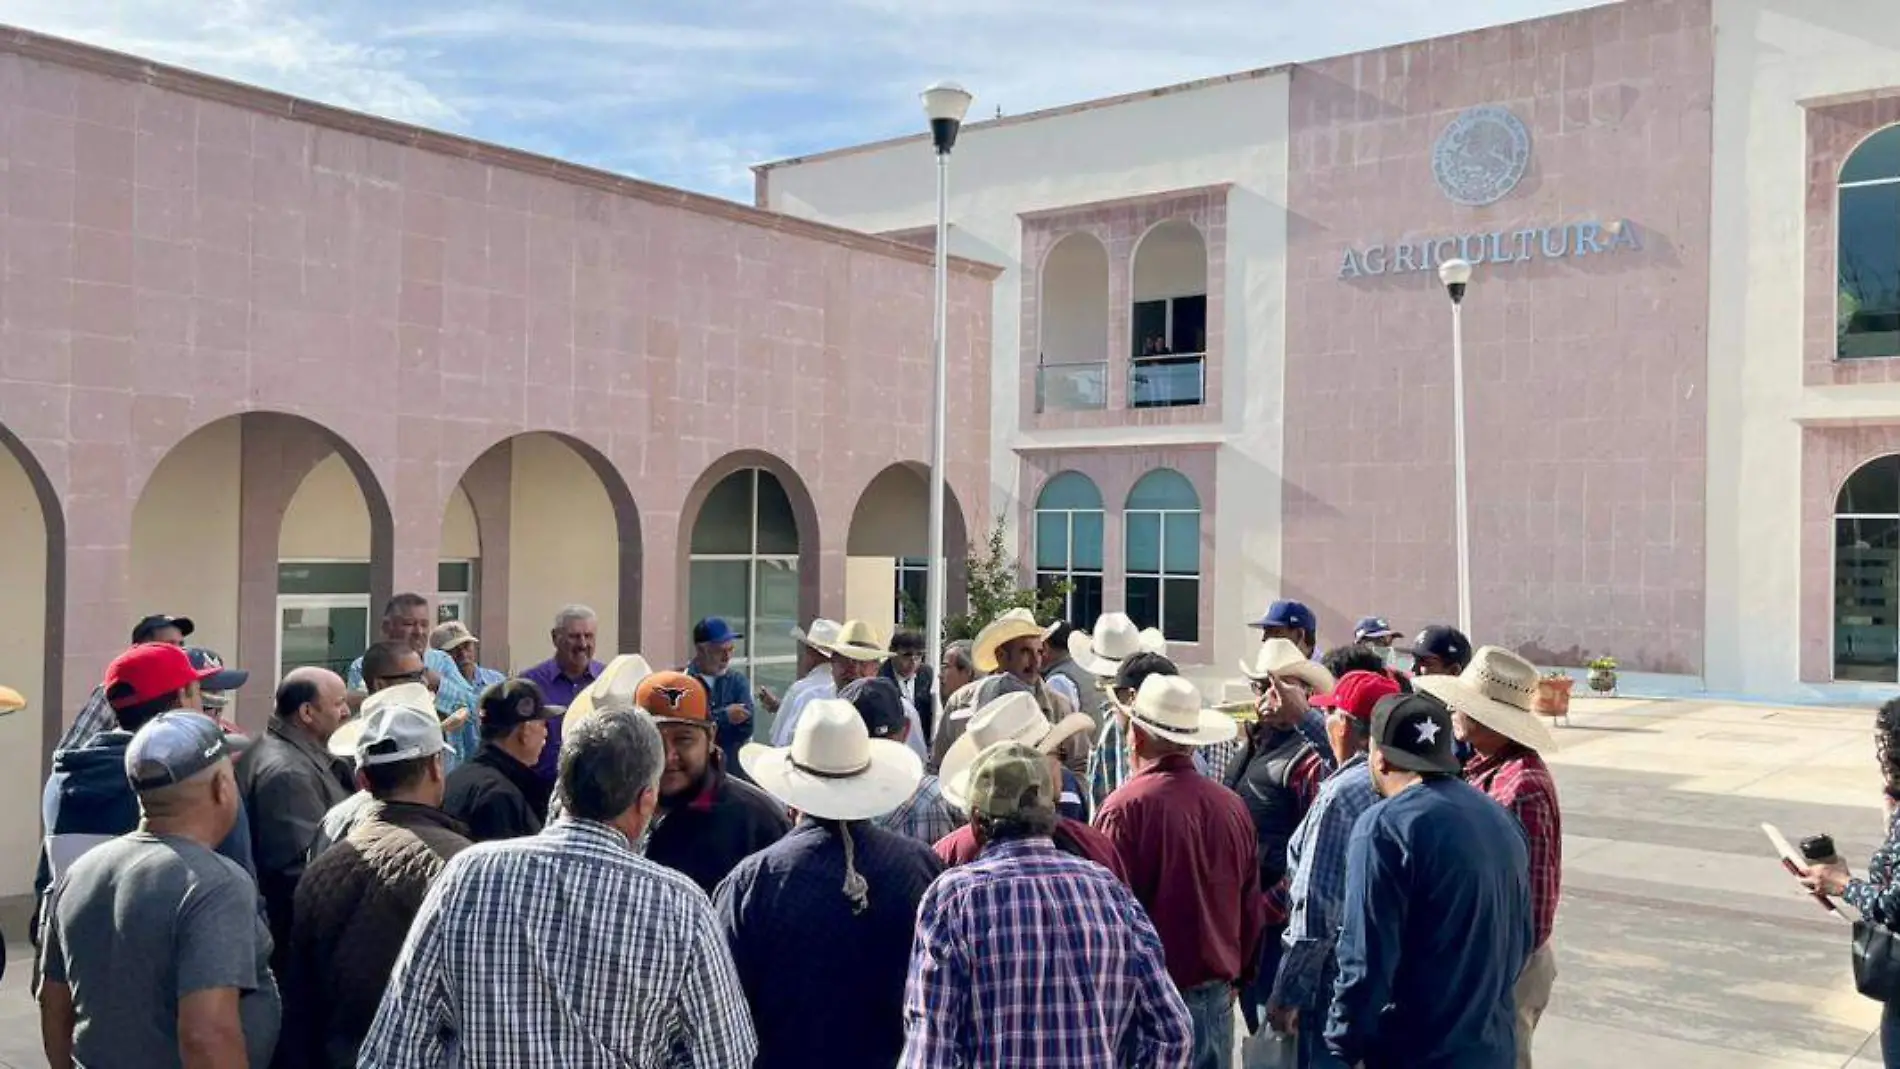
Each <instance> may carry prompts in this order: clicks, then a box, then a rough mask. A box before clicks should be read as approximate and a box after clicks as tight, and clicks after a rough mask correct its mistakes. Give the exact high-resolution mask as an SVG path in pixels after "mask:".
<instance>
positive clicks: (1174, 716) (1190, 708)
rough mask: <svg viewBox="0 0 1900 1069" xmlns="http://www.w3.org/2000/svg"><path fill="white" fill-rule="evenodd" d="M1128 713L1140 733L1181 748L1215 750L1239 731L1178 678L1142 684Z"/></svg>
mask: <svg viewBox="0 0 1900 1069" xmlns="http://www.w3.org/2000/svg"><path fill="white" fill-rule="evenodd" d="M1127 711H1128V716H1129V718H1130V719H1131V720H1133V721H1134V722H1135V723H1136V724H1138V725H1140V727H1141V729H1142V730H1143V731H1146V732H1148V733H1149V734H1152V735H1156V736H1158V737H1160V738H1163V739H1166V740H1168V741H1169V742H1178V743H1180V744H1181V745H1183V746H1215V745H1218V744H1220V743H1223V742H1227V741H1228V740H1230V739H1232V738H1233V737H1234V735H1235V734H1236V733H1238V732H1239V731H1240V725H1239V724H1237V723H1235V722H1234V718H1233V717H1231V716H1228V715H1227V714H1226V713H1223V712H1221V711H1220V710H1219V709H1209V708H1206V707H1205V706H1203V705H1202V704H1201V692H1200V691H1199V690H1197V689H1195V686H1194V684H1192V683H1190V682H1188V681H1187V680H1185V679H1183V678H1181V677H1180V676H1163V675H1152V676H1149V677H1148V678H1147V679H1144V680H1142V681H1141V689H1140V690H1138V691H1136V692H1135V700H1134V701H1132V702H1130V703H1129V704H1128V706H1127Z"/></svg>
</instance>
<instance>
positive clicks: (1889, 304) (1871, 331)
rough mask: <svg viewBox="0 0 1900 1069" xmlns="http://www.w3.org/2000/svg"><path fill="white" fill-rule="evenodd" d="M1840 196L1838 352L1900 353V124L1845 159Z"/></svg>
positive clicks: (1843, 356)
mask: <svg viewBox="0 0 1900 1069" xmlns="http://www.w3.org/2000/svg"><path fill="white" fill-rule="evenodd" d="M1840 198H1841V199H1840V218H1839V219H1838V220H1837V228H1836V234H1837V235H1838V241H1839V245H1840V259H1839V262H1840V310H1839V316H1838V320H1837V338H1836V341H1837V348H1836V353H1837V355H1838V356H1839V357H1840V358H1841V359H1843V360H1851V359H1855V358H1858V357H1869V356H1900V126H1889V127H1887V128H1886V129H1885V130H1882V131H1880V132H1879V133H1877V134H1875V135H1874V136H1872V137H1870V138H1868V139H1867V140H1865V141H1863V142H1861V144H1860V147H1859V148H1857V149H1855V150H1854V153H1853V155H1851V156H1849V157H1847V163H1846V164H1844V165H1843V166H1842V167H1841V182H1840Z"/></svg>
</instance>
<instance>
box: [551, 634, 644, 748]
mask: <svg viewBox="0 0 1900 1069" xmlns="http://www.w3.org/2000/svg"><path fill="white" fill-rule="evenodd" d="M652 674H653V666H652V665H650V664H648V663H647V659H646V658H645V657H642V656H640V655H639V654H637V653H623V654H621V655H620V656H618V657H615V658H614V659H613V660H611V661H608V662H607V667H606V668H604V669H602V670H601V673H600V675H599V676H598V677H596V678H595V679H594V681H593V682H592V683H590V684H588V686H587V689H586V690H583V691H581V692H580V693H579V694H576V695H575V696H574V700H573V701H572V702H569V703H568V706H567V713H566V714H565V715H564V716H563V717H562V720H561V723H562V725H563V727H562V730H563V731H565V730H567V729H568V728H571V727H572V726H573V725H575V724H578V723H580V722H581V721H583V720H585V719H587V718H588V717H590V716H593V715H594V714H595V713H606V712H612V711H615V710H618V711H620V712H632V711H633V710H634V709H635V708H636V706H635V703H634V694H635V693H636V692H637V691H638V690H639V689H640V681H641V680H643V679H645V678H646V677H648V676H650V675H652Z"/></svg>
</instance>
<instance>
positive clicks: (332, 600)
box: [272, 557, 376, 679]
mask: <svg viewBox="0 0 1900 1069" xmlns="http://www.w3.org/2000/svg"><path fill="white" fill-rule="evenodd" d="M367 563H369V562H368V561H365V560H364V559H363V558H361V557H281V558H279V559H278V561H277V567H278V568H279V569H282V568H283V566H284V565H286V564H367ZM280 581H281V580H280ZM285 609H362V610H363V618H364V622H365V625H366V626H365V635H366V636H367V637H372V638H373V635H371V634H370V633H371V632H373V630H374V629H375V626H376V610H375V609H374V607H373V606H372V605H371V604H370V592H369V591H367V590H365V591H363V592H362V593H361V594H279V595H277V619H276V620H275V621H274V622H273V624H272V626H273V627H274V628H275V629H276V632H277V655H276V657H274V658H272V663H274V664H276V665H277V678H278V679H282V678H284V674H285V669H284V610H285Z"/></svg>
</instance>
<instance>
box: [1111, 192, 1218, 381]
mask: <svg viewBox="0 0 1900 1069" xmlns="http://www.w3.org/2000/svg"><path fill="white" fill-rule="evenodd" d="M1131 270H1132V273H1133V276H1134V277H1133V279H1132V280H1131V281H1132V286H1131V293H1132V300H1133V305H1132V307H1131V308H1130V316H1129V335H1130V338H1131V339H1132V343H1133V349H1132V351H1131V352H1130V354H1129V355H1130V357H1131V358H1132V359H1133V361H1134V365H1133V371H1132V373H1131V374H1130V376H1129V380H1128V406H1129V407H1130V408H1171V407H1175V406H1178V405H1198V404H1200V403H1201V402H1202V401H1203V400H1204V399H1205V397H1206V367H1207V241H1206V240H1205V239H1204V238H1202V237H1201V232H1200V231H1199V230H1198V229H1196V228H1195V226H1194V224H1192V223H1190V222H1188V221H1186V220H1185V219H1168V220H1164V221H1162V222H1160V223H1156V224H1155V225H1154V227H1152V228H1151V229H1150V230H1149V231H1148V232H1147V233H1146V234H1144V235H1142V238H1141V241H1140V242H1139V243H1138V244H1137V245H1136V246H1135V255H1134V264H1133V267H1132V268H1131Z"/></svg>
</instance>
